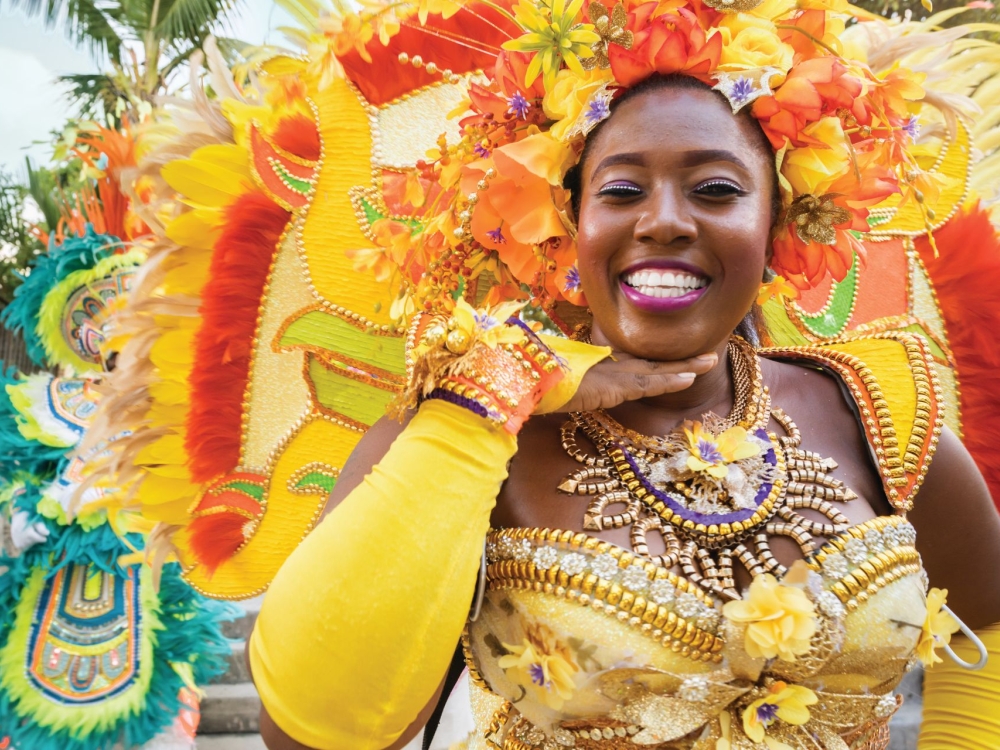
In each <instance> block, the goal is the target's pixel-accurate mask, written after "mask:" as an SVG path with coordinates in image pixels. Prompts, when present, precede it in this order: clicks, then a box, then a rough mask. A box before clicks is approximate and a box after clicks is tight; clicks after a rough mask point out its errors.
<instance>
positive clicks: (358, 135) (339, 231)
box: [302, 79, 392, 325]
mask: <svg viewBox="0 0 1000 750" xmlns="http://www.w3.org/2000/svg"><path fill="white" fill-rule="evenodd" d="M313 96H314V97H315V102H316V107H317V109H318V110H319V128H320V137H321V138H322V141H323V168H322V169H321V170H320V172H319V177H318V181H317V183H316V192H315V195H314V197H313V201H312V205H311V206H310V207H309V213H308V214H307V215H306V220H305V224H304V225H303V227H302V254H303V257H304V259H305V261H306V266H307V267H308V270H309V275H310V277H311V279H312V282H313V286H315V288H316V291H317V292H318V293H319V295H320V296H321V297H322V298H323V299H325V300H327V301H328V302H332V303H334V304H337V305H347V306H348V307H350V308H351V309H352V310H353V312H356V313H358V314H360V315H363V316H365V317H366V318H368V319H369V320H371V321H373V322H374V323H377V324H379V325H386V324H389V323H391V318H390V317H389V306H390V303H391V302H392V294H391V293H390V289H389V285H388V284H387V283H385V282H379V281H376V280H375V275H374V274H372V273H357V272H355V271H354V266H353V263H352V262H351V260H350V259H349V258H348V257H347V256H346V255H345V254H344V251H345V250H352V249H358V248H369V247H374V246H375V245H374V243H373V242H372V241H371V240H370V239H368V238H367V237H366V236H365V235H364V234H362V232H361V227H360V226H359V225H358V219H357V216H355V214H354V207H353V205H352V204H351V198H350V194H349V191H350V190H351V188H354V187H362V188H364V187H370V186H371V184H372V162H371V159H372V133H371V125H370V123H369V119H368V113H367V112H366V110H365V108H364V107H363V106H362V104H361V102H360V100H359V98H358V95H357V94H355V93H354V92H353V91H351V89H350V88H348V84H347V83H346V82H345V81H344V80H342V79H337V80H335V81H334V82H333V83H331V84H330V85H329V86H327V87H326V88H325V89H323V90H322V91H317V92H315V93H314V94H313Z"/></svg>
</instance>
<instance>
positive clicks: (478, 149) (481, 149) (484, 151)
mask: <svg viewBox="0 0 1000 750" xmlns="http://www.w3.org/2000/svg"><path fill="white" fill-rule="evenodd" d="M472 150H473V151H474V152H475V154H476V156H478V157H479V158H480V159H485V158H487V157H488V156H489V155H490V150H489V149H488V148H486V147H485V146H484V145H483V144H482V143H477V144H476V145H475V146H473V147H472Z"/></svg>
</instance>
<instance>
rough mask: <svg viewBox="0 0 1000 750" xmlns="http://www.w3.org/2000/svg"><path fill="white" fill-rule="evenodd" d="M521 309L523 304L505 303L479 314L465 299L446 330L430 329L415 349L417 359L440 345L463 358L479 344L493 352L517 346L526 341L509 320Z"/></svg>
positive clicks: (453, 311)
mask: <svg viewBox="0 0 1000 750" xmlns="http://www.w3.org/2000/svg"><path fill="white" fill-rule="evenodd" d="M522 307H524V303H523V302H504V303H502V304H499V305H497V306H496V307H490V308H484V309H483V310H476V308H474V307H473V306H472V305H470V304H469V303H468V302H466V301H465V299H463V298H459V300H458V301H457V302H456V303H455V308H454V309H453V310H452V311H451V317H450V318H448V322H447V326H441V327H437V326H435V327H432V328H429V329H428V330H427V332H426V333H425V334H424V340H423V341H422V342H421V343H420V345H419V346H417V347H416V349H415V355H416V356H418V357H419V356H421V355H422V354H424V353H425V352H426V351H427V350H429V349H432V348H434V347H437V346H439V345H441V344H444V345H445V346H446V347H447V348H448V349H449V350H450V351H451V352H453V353H454V354H464V353H465V352H467V351H468V350H469V349H471V348H472V345H473V344H475V343H476V342H481V343H483V344H486V346H488V347H490V348H491V349H495V348H496V347H498V346H500V345H502V344H516V343H518V342H520V341H521V340H522V339H523V338H524V332H523V331H522V330H521V329H520V328H519V327H518V326H516V325H507V319H508V318H510V317H511V316H513V315H515V314H517V311H518V310H520V309H521V308H522Z"/></svg>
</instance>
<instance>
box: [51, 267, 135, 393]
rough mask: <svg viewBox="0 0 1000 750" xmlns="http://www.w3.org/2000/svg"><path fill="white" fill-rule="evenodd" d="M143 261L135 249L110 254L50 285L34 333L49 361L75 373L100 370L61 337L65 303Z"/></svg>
mask: <svg viewBox="0 0 1000 750" xmlns="http://www.w3.org/2000/svg"><path fill="white" fill-rule="evenodd" d="M144 258H145V253H144V252H143V251H142V250H140V249H138V248H136V249H133V250H130V251H128V252H127V253H124V254H122V255H110V256H107V257H105V258H102V259H101V260H99V261H98V262H97V263H95V264H94V265H93V266H92V267H91V268H81V269H80V270H78V271H73V272H72V273H70V274H67V275H66V276H65V277H63V278H62V279H60V280H59V281H57V282H56V283H55V284H53V285H52V287H51V288H50V289H49V291H48V292H47V293H46V295H45V298H44V299H43V300H42V304H41V307H40V308H39V310H38V320H37V322H36V323H35V332H36V333H37V334H38V337H39V339H40V340H41V342H42V347H43V348H44V349H45V354H46V357H47V359H48V361H49V362H51V363H53V364H59V365H69V366H71V367H72V368H73V369H74V370H76V372H78V373H83V372H88V371H95V370H101V369H102V368H101V367H100V365H97V364H95V363H93V362H88V361H87V360H85V359H83V358H82V357H81V356H80V355H79V354H77V352H76V351H75V350H74V349H73V348H72V347H70V345H69V343H68V342H67V341H66V337H65V336H64V335H63V327H64V319H65V317H66V312H67V311H66V301H67V300H68V299H69V297H70V296H71V295H72V294H73V292H75V291H76V290H77V289H79V288H80V287H84V286H89V285H90V284H93V283H95V282H97V281H100V280H101V279H103V278H104V277H105V276H110V275H111V274H112V273H114V272H115V271H117V270H119V269H122V268H128V267H130V266H138V265H139V264H140V263H142V261H143V260H144ZM99 322H100V321H98V323H99Z"/></svg>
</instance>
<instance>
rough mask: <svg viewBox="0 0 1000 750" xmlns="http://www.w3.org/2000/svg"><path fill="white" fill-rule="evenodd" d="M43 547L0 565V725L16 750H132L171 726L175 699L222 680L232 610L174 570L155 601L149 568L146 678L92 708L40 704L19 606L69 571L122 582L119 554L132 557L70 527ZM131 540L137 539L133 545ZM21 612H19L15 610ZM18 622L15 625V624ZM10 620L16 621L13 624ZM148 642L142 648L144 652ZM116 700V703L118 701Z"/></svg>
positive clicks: (107, 540)
mask: <svg viewBox="0 0 1000 750" xmlns="http://www.w3.org/2000/svg"><path fill="white" fill-rule="evenodd" d="M50 529H52V531H53V534H52V536H50V539H49V541H48V542H46V543H43V544H39V545H36V546H35V547H32V548H31V549H29V550H28V551H26V552H25V554H23V555H22V556H21V557H18V558H14V559H8V558H3V559H0V563H2V564H4V565H7V566H8V567H9V568H10V569H9V570H8V572H7V573H6V574H5V575H3V576H0V668H2V669H3V673H4V676H3V677H0V680H2V683H3V684H2V686H0V726H3V727H4V731H5V732H7V733H8V734H9V736H10V739H11V741H12V743H13V746H14V747H17V748H31V749H32V750H111V748H113V747H114V746H115V745H120V746H124V747H137V746H140V745H143V744H144V743H146V742H148V741H149V740H151V739H153V737H155V736H156V735H157V734H159V733H160V732H162V731H163V730H164V729H166V728H168V727H169V726H170V725H171V724H172V723H173V720H174V718H175V717H176V716H177V714H178V713H179V711H180V710H181V702H180V700H179V692H180V690H181V688H182V687H184V686H185V685H186V683H187V682H190V681H192V680H193V681H194V682H195V683H196V684H197V685H204V684H206V683H208V682H209V681H210V680H211V679H212V678H214V677H216V676H218V675H220V674H222V673H223V672H224V671H225V668H226V663H227V662H226V660H227V658H228V656H229V654H230V653H231V642H230V641H229V640H228V639H226V638H224V637H223V636H222V633H221V630H220V624H221V623H222V622H224V621H227V620H231V619H233V618H235V617H236V616H237V615H238V614H239V610H237V609H236V608H235V607H233V606H232V605H229V604H225V603H221V602H214V601H210V600H207V599H205V598H204V597H202V596H200V595H199V594H197V593H196V592H195V591H194V590H193V589H191V587H190V586H188V585H187V584H186V583H184V581H183V580H182V579H181V577H180V567H179V566H178V565H177V564H175V563H174V564H170V565H167V566H165V567H164V570H163V575H162V579H161V585H160V591H159V595H157V593H156V592H155V591H154V589H153V586H152V581H151V578H152V575H151V572H150V571H149V569H148V568H144V569H143V571H142V573H141V579H142V584H141V585H142V587H143V589H142V593H141V597H142V601H143V618H144V627H145V628H149V629H148V630H146V633H147V634H148V636H149V637H148V638H145V639H144V643H143V649H144V654H143V657H144V658H145V662H144V664H146V665H151V668H149V670H148V674H147V675H140V682H139V683H136V684H135V685H134V686H133V688H132V689H130V690H129V691H128V692H127V693H125V694H123V695H122V696H118V697H116V698H113V699H110V700H109V701H107V702H106V703H104V704H101V705H99V706H88V707H86V708H68V707H60V706H58V704H55V703H53V702H51V701H48V700H45V699H42V698H41V696H40V695H39V694H38V693H37V692H35V691H34V690H33V688H31V687H30V685H29V684H28V683H27V681H26V679H25V677H24V663H23V660H24V655H25V650H24V648H23V647H19V646H21V645H22V644H26V632H23V631H26V630H27V629H28V628H29V627H30V621H31V617H30V613H28V616H27V617H24V616H23V614H24V613H18V612H17V609H18V606H19V605H18V602H19V601H20V600H26V601H30V600H33V597H32V596H31V594H36V593H37V589H38V588H40V586H41V585H42V583H43V582H44V579H45V576H48V575H53V574H54V573H55V572H56V571H57V570H59V569H60V568H61V567H63V566H65V565H68V564H70V563H78V564H87V563H91V564H94V565H96V566H97V567H99V568H100V569H102V570H105V571H108V572H117V573H118V574H123V573H124V570H123V568H121V566H119V565H118V562H117V561H118V558H119V556H120V555H122V554H124V553H126V552H128V551H129V549H128V548H127V547H126V546H125V545H123V544H122V542H121V540H119V539H118V538H117V537H116V536H115V535H114V533H113V532H112V531H111V530H110V529H109V528H108V527H107V526H103V527H101V528H100V529H98V530H96V531H92V532H84V531H82V530H80V529H78V528H77V527H74V526H71V527H65V528H62V529H58V528H57V527H54V526H52V525H50ZM132 541H133V542H137V541H139V540H138V538H133V539H132ZM22 608H24V607H22ZM18 614H21V615H22V616H21V617H16V616H17V615H18ZM15 618H16V621H15ZM147 644H148V645H147ZM119 698H123V699H126V700H122V701H120V702H118V699H119Z"/></svg>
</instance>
